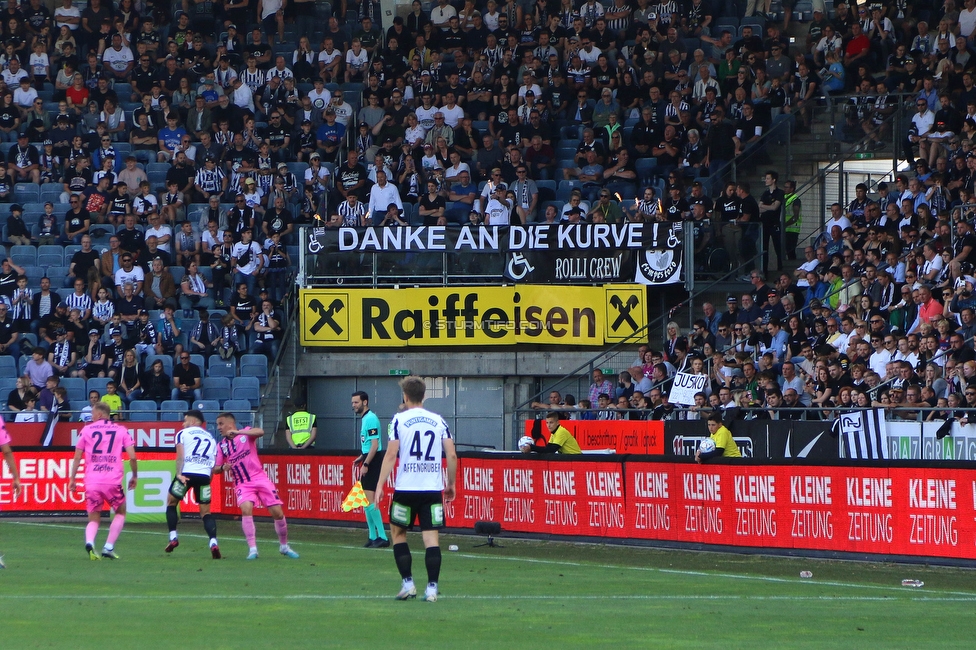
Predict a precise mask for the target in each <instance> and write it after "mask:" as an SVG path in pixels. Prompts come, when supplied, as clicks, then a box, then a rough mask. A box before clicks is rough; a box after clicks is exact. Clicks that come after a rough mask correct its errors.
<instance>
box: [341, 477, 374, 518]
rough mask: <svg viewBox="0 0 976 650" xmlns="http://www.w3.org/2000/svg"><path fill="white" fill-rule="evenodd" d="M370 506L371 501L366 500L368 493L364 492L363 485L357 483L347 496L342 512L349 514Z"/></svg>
mask: <svg viewBox="0 0 976 650" xmlns="http://www.w3.org/2000/svg"><path fill="white" fill-rule="evenodd" d="M368 505H369V500H368V499H367V498H366V493H365V492H363V484H362V483H361V482H359V481H356V484H355V485H353V486H352V489H351V490H349V494H347V495H346V498H345V500H343V502H342V511H343V512H349V511H350V510H355V509H356V508H365V507H366V506H368Z"/></svg>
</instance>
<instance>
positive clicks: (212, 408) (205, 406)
mask: <svg viewBox="0 0 976 650" xmlns="http://www.w3.org/2000/svg"><path fill="white" fill-rule="evenodd" d="M193 408H195V409H196V410H198V411H200V412H201V413H203V419H204V421H205V422H206V423H207V430H208V431H211V432H213V431H214V427H215V426H216V424H217V416H218V415H220V401H219V400H215V399H199V400H196V401H195V402H193Z"/></svg>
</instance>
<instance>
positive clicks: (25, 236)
mask: <svg viewBox="0 0 976 650" xmlns="http://www.w3.org/2000/svg"><path fill="white" fill-rule="evenodd" d="M7 239H8V240H10V243H12V244H19V245H21V246H28V245H30V243H31V236H30V229H29V228H28V227H27V224H26V223H25V222H24V208H23V207H21V205H20V204H19V203H12V204H11V205H10V216H8V217H7Z"/></svg>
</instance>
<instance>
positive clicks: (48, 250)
mask: <svg viewBox="0 0 976 650" xmlns="http://www.w3.org/2000/svg"><path fill="white" fill-rule="evenodd" d="M67 248H68V247H67V246H64V247H62V246H59V245H58V244H44V245H43V246H38V247H37V254H38V255H51V256H54V255H57V256H58V257H60V258H61V259H64V256H65V251H66V250H67ZM75 250H81V246H77V247H72V251H71V254H72V255H74V254H75ZM70 259H71V258H70V257H69V258H68V260H70ZM60 265H61V263H60V262H59V263H58V264H57V266H60Z"/></svg>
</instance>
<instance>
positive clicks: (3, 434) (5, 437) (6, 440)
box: [0, 418, 10, 446]
mask: <svg viewBox="0 0 976 650" xmlns="http://www.w3.org/2000/svg"><path fill="white" fill-rule="evenodd" d="M9 444H10V434H9V433H7V426H6V424H5V423H4V421H3V418H0V446H2V445H9Z"/></svg>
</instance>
